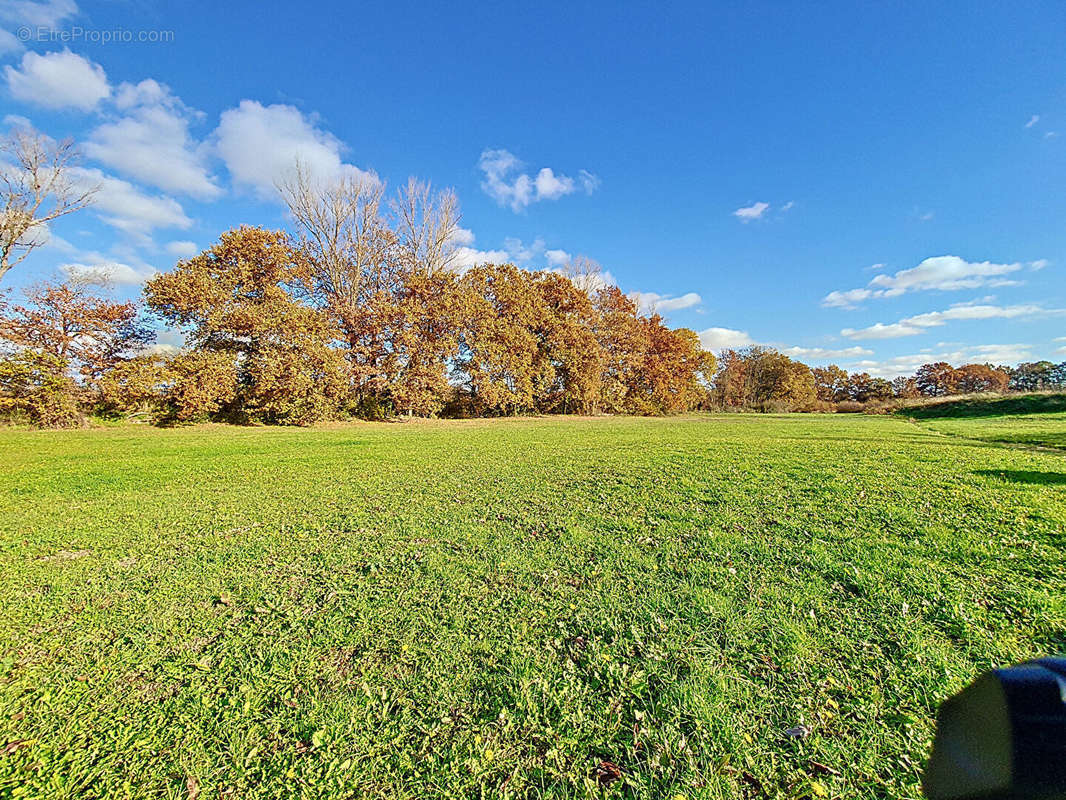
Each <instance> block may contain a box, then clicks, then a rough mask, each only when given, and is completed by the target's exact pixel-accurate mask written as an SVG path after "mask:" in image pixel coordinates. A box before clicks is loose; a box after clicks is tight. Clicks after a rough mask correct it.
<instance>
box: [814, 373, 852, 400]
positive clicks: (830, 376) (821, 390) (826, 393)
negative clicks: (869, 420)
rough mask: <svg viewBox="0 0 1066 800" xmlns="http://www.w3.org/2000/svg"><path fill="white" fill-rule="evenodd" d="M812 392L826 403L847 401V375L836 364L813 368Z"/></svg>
mask: <svg viewBox="0 0 1066 800" xmlns="http://www.w3.org/2000/svg"><path fill="white" fill-rule="evenodd" d="M811 374H812V375H813V377H814V390H815V392H816V394H817V395H818V399H819V400H821V401H823V402H826V403H839V402H840V401H841V400H847V399H848V377H849V376H848V373H847V372H846V371H845V370H843V369H841V368H840V367H838V366H837V365H836V364H830V365H829V366H828V367H813V368H812V369H811Z"/></svg>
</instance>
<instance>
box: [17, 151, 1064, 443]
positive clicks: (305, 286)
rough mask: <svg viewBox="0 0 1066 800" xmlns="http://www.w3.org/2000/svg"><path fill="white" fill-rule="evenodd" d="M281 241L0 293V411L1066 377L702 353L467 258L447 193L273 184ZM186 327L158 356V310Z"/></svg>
mask: <svg viewBox="0 0 1066 800" xmlns="http://www.w3.org/2000/svg"><path fill="white" fill-rule="evenodd" d="M72 153H73V151H72V149H71V147H70V145H69V143H62V144H60V145H55V146H52V147H51V149H50V148H49V146H48V144H47V142H46V140H44V139H43V138H41V137H36V138H35V137H33V136H30V135H29V134H23V135H19V136H16V137H15V138H13V139H12V140H11V142H10V143H9V144H8V145H7V152H6V155H7V156H8V160H9V161H10V162H11V163H13V164H14V165H15V167H14V168H12V169H8V170H5V171H3V172H2V175H0V180H2V181H3V184H4V191H5V203H6V206H5V208H6V210H5V212H4V225H3V226H0V276H2V275H3V273H4V272H6V271H7V270H8V269H10V268H11V267H13V266H15V265H17V264H18V263H19V262H20V261H21V260H22V259H24V258H25V256H26V255H28V254H29V253H30V252H31V251H32V250H33V249H34V248H35V247H37V246H39V244H40V242H41V241H42V240H41V237H40V236H39V234H40V232H41V229H42V226H44V225H45V224H46V223H47V222H49V221H51V220H54V219H56V218H58V217H60V216H63V215H65V214H67V213H71V212H73V211H76V210H78V209H80V208H83V207H84V206H85V205H87V204H88V203H89V202H91V199H92V190H91V189H90V190H88V191H83V190H78V189H75V188H74V184H73V183H71V182H70V180H69V179H68V177H67V170H68V166H69V163H70V160H71V158H72V157H73V156H72ZM278 189H279V191H280V194H281V196H282V197H283V198H284V200H285V203H286V205H287V206H288V210H289V212H290V216H291V218H292V220H293V221H294V222H295V228H296V230H295V232H294V233H287V232H284V231H270V230H266V229H263V228H259V227H250V226H242V227H240V228H237V229H234V230H230V231H228V232H226V233H224V234H223V235H222V236H221V237H220V239H219V241H218V242H217V243H216V244H215V245H213V246H212V247H210V248H209V249H207V250H205V251H203V252H202V253H200V254H199V255H197V256H195V257H192V258H189V259H186V260H182V261H179V262H178V264H177V265H176V266H175V267H174V268H173V269H171V270H170V271H169V272H164V273H159V274H157V275H156V276H155V277H154V278H152V279H151V280H149V281H148V282H147V284H146V285H145V287H144V291H143V296H142V298H141V300H140V301H136V302H134V301H131V302H125V303H122V302H115V301H113V300H111V299H109V298H108V297H107V296H106V293H105V292H104V291H103V289H102V287H101V285H100V281H99V279H98V278H97V277H94V276H93V275H88V274H79V275H76V276H73V277H71V278H69V279H68V280H66V281H63V282H53V283H42V284H38V285H36V286H34V287H32V288H31V289H29V290H28V291H27V292H26V293H25V294H26V297H25V301H24V302H21V303H16V302H13V301H11V300H10V299H9V298H8V297H7V296H6V294H4V293H2V292H0V417H3V418H6V419H14V420H23V421H26V422H30V423H33V424H38V425H47V426H64V425H75V424H79V423H80V422H81V420H83V419H84V417H85V415H88V414H102V415H112V416H127V417H130V416H143V417H146V418H150V419H153V420H155V421H158V422H161V423H172V422H185V421H195V420H217V421H229V422H259V423H266V424H298V425H302V424H310V423H313V422H316V421H320V420H326V419H338V418H347V417H362V418H381V417H386V416H394V415H406V416H423V417H427V416H437V415H449V416H491V415H505V414H525V413H558V414H599V413H612V414H670V413H677V412H683V411H690V410H694V409H760V410H781V411H785V410H789V411H828V410H855V408H854V406H855V405H857V404H860V407H862V406H863V405H868V404H873V403H881V402H885V401H889V400H892V399H901V398H902V399H906V398H912V397H919V396H928V397H938V396H944V395H948V394H955V393H960V392H982V391H997V392H998V391H1006V390H1011V389H1013V390H1033V389H1042V388H1064V387H1066V362H1064V363H1063V364H1057V365H1056V364H1051V363H1050V362H1037V363H1034V364H1022V365H1019V366H1018V367H1016V368H1013V369H1012V368H1008V367H1003V366H993V365H990V364H967V365H964V366H961V367H958V368H955V367H952V366H951V365H949V364H946V363H933V364H927V365H924V366H922V367H921V368H920V369H919V370H918V371H917V372H916V373H915V375H914V376H912V377H907V378H897V379H895V380H893V381H887V380H885V379H882V378H878V377H872V376H870V375H868V374H866V373H854V374H849V373H847V372H846V371H845V370H843V369H841V368H840V367H837V366H828V367H816V368H814V369H812V368H810V367H809V366H808V365H806V364H804V363H802V362H800V361H797V360H794V359H792V358H790V357H789V356H787V355H785V354H783V353H781V352H778V351H777V350H774V349H773V348H767V347H749V348H746V349H741V350H724V351H722V352H721V353H720V354H719V357H718V358H716V357H715V356H714V355H713V354H711V353H709V352H706V351H704V350H703V349H702V347H701V346H700V342H699V338H698V336H697V335H696V334H695V333H694V332H693V331H691V330H688V329H686V328H678V329H672V328H669V327H668V326H667V325H666V324H665V323H664V321H663V320H662V318H661V317H659V316H658V315H656V314H651V315H644V314H641V313H640V311H639V309H638V307H637V306H636V304H635V303H634V301H633V300H632V299H631V298H630V297H628V296H626V295H625V294H623V293H622V292H621V291H620V290H619V289H618V288H617V287H616V286H612V285H608V284H607V283H606V282H605V281H604V280H603V279H602V274H601V270H600V268H599V265H597V264H596V263H595V262H592V261H590V260H588V259H583V258H578V259H575V260H574V261H573V262H572V263H570V264H568V265H566V266H565V267H564V268H563V269H561V270H541V271H530V270H525V269H521V268H518V267H516V266H514V265H513V264H486V265H480V266H476V267H473V268H465V265H463V264H462V263H461V256H462V248H461V247H460V246H459V243H460V242H461V240H462V237H461V233H462V229H461V228H460V227H459V219H460V217H459V209H458V202H457V199H456V197H455V194H454V193H453V192H452V191H450V190H445V191H442V192H434V191H433V190H432V188H431V187H430V186H429V184H426V183H423V182H419V181H416V180H414V179H412V180H410V181H409V182H408V183H407V184H406V185H404V186H402V187H401V188H400V190H399V191H397V192H396V193H395V194H394V195H393V196H392V197H391V198H390V197H386V194H385V187H384V185H383V184H381V183H380V182H378V181H377V180H375V179H368V178H366V177H364V176H358V177H356V176H350V177H347V178H345V179H342V180H339V181H333V182H321V181H317V180H315V179H314V178H313V177H312V176H311V175H310V174H309V173H308V172H307V171H306V170H304V169H303V168H302V167H301V166H300V165H299V164H297V165H296V166H295V169H294V170H293V174H292V177H291V179H290V180H288V181H286V182H285V183H283V184H281V185H279V187H278ZM159 321H161V322H163V323H165V324H166V325H168V326H170V327H171V328H175V329H178V330H180V331H182V332H183V334H184V337H185V342H184V345H183V346H182V347H181V348H180V349H178V350H176V351H173V352H169V351H163V350H162V349H160V348H158V347H155V348H153V347H152V343H153V341H154V338H155V337H154V333H153V329H154V326H153V324H152V323H153V322H159Z"/></svg>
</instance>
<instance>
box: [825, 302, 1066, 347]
mask: <svg viewBox="0 0 1066 800" xmlns="http://www.w3.org/2000/svg"><path fill="white" fill-rule="evenodd" d="M1060 314H1066V309H1057V308H1051V309H1049V308H1044V307H1043V306H1040V305H1037V304H1034V303H1030V304H1025V305H1013V306H997V305H991V304H987V303H960V304H958V305H954V306H952V307H951V308H949V309H946V310H945V311H929V312H927V313H925V314H916V315H915V316H913V317H906V318H905V319H901V320H900V321H899V322H892V323H887V324H886V323H883V322H878V323H877V324H875V325H871V326H870V327H868V328H859V329H855V328H844V330H842V331H841V332H840V335H841V336H846V337H847V338H849V339H898V338H901V337H904V336H917V335H918V334H921V333H925V332H926V331H927V329H929V328H936V327H939V326H941V325H945V324H947V323H948V322H951V321H954V320H979V319H1017V318H1019V317H1027V318H1033V317H1042V316H1055V315H1060Z"/></svg>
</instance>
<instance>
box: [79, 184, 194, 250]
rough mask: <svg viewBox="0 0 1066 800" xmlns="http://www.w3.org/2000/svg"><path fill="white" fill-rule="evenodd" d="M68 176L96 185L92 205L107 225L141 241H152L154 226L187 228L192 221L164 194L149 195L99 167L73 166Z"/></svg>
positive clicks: (178, 204) (178, 205)
mask: <svg viewBox="0 0 1066 800" xmlns="http://www.w3.org/2000/svg"><path fill="white" fill-rule="evenodd" d="M70 173H71V177H72V178H74V180H75V181H76V182H77V183H78V185H79V186H83V187H86V188H88V187H90V186H97V187H99V188H98V191H97V193H96V197H95V198H94V200H93V205H92V208H93V209H94V210H95V211H97V212H103V213H101V214H100V217H101V219H103V220H104V222H106V223H107V224H109V225H111V226H113V227H115V228H118V229H119V230H121V231H123V232H124V233H126V234H128V235H130V236H132V237H133V238H135V239H138V240H140V241H141V242H142V243H143V244H150V243H151V233H152V231H153V230H155V229H156V228H188V227H190V226H191V225H192V220H191V219H189V217H187V216H186V215H185V211H184V210H183V209H182V207H181V204H180V203H179V202H178V201H177V200H175V199H174V198H172V197H167V196H165V195H149V194H146V193H144V192H142V191H141V190H140V189H138V188H137V187H135V186H134V185H133V184H131V183H129V182H128V181H124V180H122V179H121V178H115V177H112V176H110V175H105V174H104V173H103V172H101V171H100V170H98V169H86V168H83V167H75V168H73V169H71V171H70Z"/></svg>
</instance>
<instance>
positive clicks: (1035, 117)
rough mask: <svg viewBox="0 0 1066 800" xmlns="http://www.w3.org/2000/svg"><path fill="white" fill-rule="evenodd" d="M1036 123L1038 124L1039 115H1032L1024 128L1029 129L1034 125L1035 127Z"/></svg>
mask: <svg viewBox="0 0 1066 800" xmlns="http://www.w3.org/2000/svg"><path fill="white" fill-rule="evenodd" d="M1038 122H1040V115H1039V114H1033V116H1031V117H1029V121H1028V122H1027V123H1025V127H1027V128H1031V127H1033V126H1034V125H1036V123H1038Z"/></svg>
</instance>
